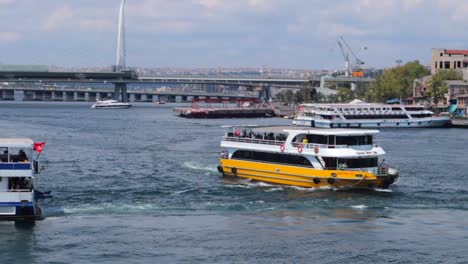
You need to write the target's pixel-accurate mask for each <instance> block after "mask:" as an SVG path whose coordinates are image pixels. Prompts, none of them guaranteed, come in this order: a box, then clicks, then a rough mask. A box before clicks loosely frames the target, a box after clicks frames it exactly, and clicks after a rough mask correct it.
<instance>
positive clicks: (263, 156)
mask: <svg viewBox="0 0 468 264" xmlns="http://www.w3.org/2000/svg"><path fill="white" fill-rule="evenodd" d="M232 159H244V160H255V161H265V162H271V163H281V164H291V165H298V166H306V167H313V166H312V164H311V163H310V161H309V160H308V159H307V158H305V157H303V156H297V155H289V154H282V153H281V154H280V153H270V152H260V151H251V150H238V151H236V152H234V154H232Z"/></svg>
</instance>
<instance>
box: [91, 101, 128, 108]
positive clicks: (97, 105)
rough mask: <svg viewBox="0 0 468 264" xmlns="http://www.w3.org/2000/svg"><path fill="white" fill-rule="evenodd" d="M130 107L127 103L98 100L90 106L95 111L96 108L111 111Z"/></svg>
mask: <svg viewBox="0 0 468 264" xmlns="http://www.w3.org/2000/svg"><path fill="white" fill-rule="evenodd" d="M131 106H132V105H131V104H129V103H123V102H119V101H117V100H103V101H101V100H98V101H97V102H96V103H95V104H93V105H92V106H91V108H95V109H98V108H112V109H116V108H129V107H131Z"/></svg>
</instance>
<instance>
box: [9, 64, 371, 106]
mask: <svg viewBox="0 0 468 264" xmlns="http://www.w3.org/2000/svg"><path fill="white" fill-rule="evenodd" d="M325 81H332V82H338V83H351V84H357V83H371V82H373V81H374V79H371V78H347V77H315V78H309V79H290V78H242V77H239V78H233V77H191V76H185V77H184V76H172V77H168V76H157V77H140V76H138V75H137V74H136V73H135V72H133V71H120V72H48V71H45V72H40V71H37V72H25V71H9V72H8V71H0V98H1V99H3V100H11V99H12V98H14V97H15V91H23V93H24V99H25V100H72V101H73V100H76V101H83V100H86V101H93V100H95V99H96V98H100V99H103V98H110V97H112V98H114V99H116V100H121V101H124V102H126V101H128V100H129V95H130V96H131V97H132V98H130V99H133V101H139V100H142V101H151V100H158V99H159V98H160V97H162V98H166V99H169V100H177V98H179V100H178V101H185V100H190V98H193V97H254V96H255V95H253V94H246V93H244V94H241V93H239V87H256V88H260V89H261V90H262V92H263V91H265V94H266V96H267V97H271V91H270V88H285V89H300V88H302V87H304V86H305V85H306V86H308V87H313V88H314V89H317V92H320V91H321V90H320V89H324V82H325ZM2 83H3V85H1V84H2ZM6 84H8V85H6ZM10 84H16V85H14V86H12V85H10ZM51 84H53V85H55V86H60V85H62V86H65V88H64V87H61V88H59V87H54V86H50V85H51ZM76 84H86V85H92V84H97V85H100V86H101V88H99V89H98V90H96V89H91V90H86V91H83V89H82V88H81V87H80V86H79V85H78V87H77V86H76ZM138 84H147V85H148V84H153V85H165V84H167V85H201V86H223V87H235V89H226V91H227V92H222V93H219V92H218V93H213V92H207V91H197V92H194V91H178V92H177V91H172V92H162V91H159V92H158V91H153V92H146V91H145V92H142V91H129V90H128V85H138ZM48 85H49V86H48ZM103 85H104V86H103ZM67 86H69V87H67ZM45 87H46V88H45ZM87 89H88V88H87ZM233 91H234V92H233ZM262 92H261V93H262ZM41 98H42V99H41Z"/></svg>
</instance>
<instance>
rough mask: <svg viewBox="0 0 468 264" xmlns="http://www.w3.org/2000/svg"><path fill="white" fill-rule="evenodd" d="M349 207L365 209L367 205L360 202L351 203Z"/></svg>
mask: <svg viewBox="0 0 468 264" xmlns="http://www.w3.org/2000/svg"><path fill="white" fill-rule="evenodd" d="M351 208H354V209H366V208H368V206H367V205H363V204H360V205H352V206H351Z"/></svg>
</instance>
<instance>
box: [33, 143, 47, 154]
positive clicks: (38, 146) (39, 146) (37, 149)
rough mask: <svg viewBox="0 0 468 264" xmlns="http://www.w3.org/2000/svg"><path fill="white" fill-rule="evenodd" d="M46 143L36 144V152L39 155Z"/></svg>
mask: <svg viewBox="0 0 468 264" xmlns="http://www.w3.org/2000/svg"><path fill="white" fill-rule="evenodd" d="M45 144H46V142H34V150H35V151H36V152H38V153H41V152H42V149H43V148H44V146H45Z"/></svg>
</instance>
